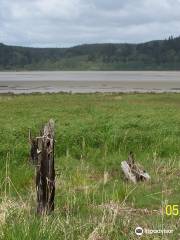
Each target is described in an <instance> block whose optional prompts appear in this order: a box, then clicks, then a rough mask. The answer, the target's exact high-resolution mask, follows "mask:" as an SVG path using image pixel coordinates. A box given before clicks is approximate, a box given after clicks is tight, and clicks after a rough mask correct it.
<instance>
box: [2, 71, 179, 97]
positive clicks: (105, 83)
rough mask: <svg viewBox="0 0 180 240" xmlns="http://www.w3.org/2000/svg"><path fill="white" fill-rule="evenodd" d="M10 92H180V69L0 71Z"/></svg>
mask: <svg viewBox="0 0 180 240" xmlns="http://www.w3.org/2000/svg"><path fill="white" fill-rule="evenodd" d="M8 92H11V93H15V94H19V93H33V92H41V93H45V92H73V93H90V92H180V72H178V71H172V72H170V71H167V72H165V71H161V72H158V71H121V72H120V71H119V72H117V71H115V72H112V71H108V72H107V71H103V72H96V71H94V72H89V71H86V72H85V71H82V72H79V71H73V72H65V71H53V72H50V71H44V72H40V71H39V72H38V71H34V72H0V93H8Z"/></svg>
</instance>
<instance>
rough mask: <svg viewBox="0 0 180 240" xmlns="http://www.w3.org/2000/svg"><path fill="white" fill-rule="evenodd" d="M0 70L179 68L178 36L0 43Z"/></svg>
mask: <svg viewBox="0 0 180 240" xmlns="http://www.w3.org/2000/svg"><path fill="white" fill-rule="evenodd" d="M0 70H180V37H178V38H173V37H170V38H169V39H167V40H161V41H151V42H147V43H141V44H127V43H124V44H111V43H105V44H85V45H80V46H75V47H71V48H28V47H16V46H7V45H4V44H0Z"/></svg>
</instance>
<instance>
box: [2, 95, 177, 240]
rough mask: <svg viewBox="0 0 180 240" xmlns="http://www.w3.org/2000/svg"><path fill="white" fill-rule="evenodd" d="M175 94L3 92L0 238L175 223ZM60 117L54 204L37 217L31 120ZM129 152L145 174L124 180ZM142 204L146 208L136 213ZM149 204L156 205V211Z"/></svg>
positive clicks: (119, 235) (79, 234) (96, 234)
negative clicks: (168, 212)
mask: <svg viewBox="0 0 180 240" xmlns="http://www.w3.org/2000/svg"><path fill="white" fill-rule="evenodd" d="M179 107H180V95H179V94H45V95H41V94H33V95H19V96H13V95H2V96H1V98H0V113H1V118H0V126H1V128H0V133H1V138H0V158H1V159H0V160H1V161H0V169H1V170H0V179H1V184H0V239H3V240H14V239H23V240H24V239H25V240H26V239H28V240H29V239H32V240H36V239H38V240H41V239H42V240H44V239H49V240H51V239H53V240H54V239H68V240H69V239H89V240H99V239H103V240H104V239H113V240H114V239H122V240H123V239H128V240H129V239H137V237H136V236H135V234H134V229H135V228H136V227H137V226H142V227H144V228H149V229H162V228H165V229H173V230H174V233H173V235H164V236H161V235H157V236H154V235H153V236H149V235H144V236H143V237H142V238H141V239H154V237H156V239H178V238H179V237H180V236H179V232H180V231H179V228H178V227H179V217H167V216H165V214H164V212H163V210H164V206H165V205H166V204H180V200H179V192H180V185H179V178H180V171H179V170H180V161H179V160H180V147H179V146H180V112H179ZM49 118H53V119H55V122H56V156H55V159H56V160H55V161H56V162H55V165H56V172H57V177H56V208H55V212H54V213H53V214H52V215H50V216H47V217H41V218H40V217H37V216H36V214H35V209H36V195H35V188H34V175H35V171H34V167H33V166H31V164H30V163H29V160H28V152H29V146H28V128H31V129H32V132H33V134H34V135H35V136H36V135H38V131H39V128H40V127H41V126H42V125H43V123H45V122H46V121H47V120H48V119H49ZM129 151H134V153H135V155H136V158H137V159H138V161H139V162H140V163H141V164H142V165H144V167H145V169H146V170H147V171H148V172H149V174H150V175H151V181H150V182H148V183H140V184H139V185H133V184H132V183H129V182H127V181H125V180H124V178H123V175H122V173H121V171H120V163H121V161H122V160H125V159H127V155H128V152H129ZM141 210H142V212H141ZM154 210H155V211H154Z"/></svg>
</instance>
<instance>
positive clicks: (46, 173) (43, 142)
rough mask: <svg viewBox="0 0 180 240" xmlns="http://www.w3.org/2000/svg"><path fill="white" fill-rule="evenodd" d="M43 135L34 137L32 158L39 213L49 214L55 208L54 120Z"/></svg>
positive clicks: (46, 127) (32, 140) (45, 128)
mask: <svg viewBox="0 0 180 240" xmlns="http://www.w3.org/2000/svg"><path fill="white" fill-rule="evenodd" d="M41 135H42V136H40V137H36V138H35V139H32V138H31V136H30V142H31V152H30V155H31V160H32V163H33V164H35V166H36V191H37V213H38V214H40V215H43V214H49V213H50V212H52V211H53V210H54V197H55V169H54V142H55V141H54V121H53V120H49V122H48V123H47V124H46V125H45V126H44V129H43V133H42V134H41Z"/></svg>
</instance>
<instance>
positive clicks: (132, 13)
mask: <svg viewBox="0 0 180 240" xmlns="http://www.w3.org/2000/svg"><path fill="white" fill-rule="evenodd" d="M170 35H173V36H179V35H180V0H0V42H3V43H5V44H11V45H23V46H35V47H37V46H38V47H68V46H73V45H78V44H83V43H102V42H113V43H117V42H118V43H120V42H130V43H132V42H136V43H137V42H145V41H149V40H153V39H165V38H167V37H168V36H170Z"/></svg>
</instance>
